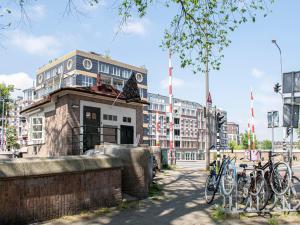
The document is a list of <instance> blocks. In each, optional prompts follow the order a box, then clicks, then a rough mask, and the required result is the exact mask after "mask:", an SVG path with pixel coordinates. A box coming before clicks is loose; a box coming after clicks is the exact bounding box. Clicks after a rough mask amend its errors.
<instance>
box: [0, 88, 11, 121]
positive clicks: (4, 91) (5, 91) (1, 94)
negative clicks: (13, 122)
mask: <svg viewBox="0 0 300 225" xmlns="http://www.w3.org/2000/svg"><path fill="white" fill-rule="evenodd" d="M13 90H14V85H6V84H4V83H0V99H1V101H0V119H1V117H2V111H3V105H2V104H3V102H2V101H4V115H7V114H8V109H9V105H10V104H9V102H10V101H11V95H10V93H11V92H12V91H13ZM0 124H1V125H2V120H1V123H0Z"/></svg>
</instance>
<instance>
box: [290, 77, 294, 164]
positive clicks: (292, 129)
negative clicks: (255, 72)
mask: <svg viewBox="0 0 300 225" xmlns="http://www.w3.org/2000/svg"><path fill="white" fill-rule="evenodd" d="M294 78H295V73H294V72H293V80H295V79H294ZM294 96H295V93H294V82H292V93H291V102H292V115H291V139H290V142H291V143H290V145H291V146H290V151H289V163H290V167H291V168H292V162H293V159H292V156H293V142H294V140H293V139H294V137H293V133H294V128H293V123H294Z"/></svg>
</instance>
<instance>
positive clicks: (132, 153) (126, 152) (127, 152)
mask: <svg viewBox="0 0 300 225" xmlns="http://www.w3.org/2000/svg"><path fill="white" fill-rule="evenodd" d="M97 148H98V149H99V150H101V151H102V152H103V153H105V154H108V155H112V156H114V157H117V158H119V159H120V160H121V161H122V164H123V170H122V192H124V193H126V194H129V195H132V196H135V197H137V198H139V199H142V198H146V197H148V194H149V187H150V184H151V182H152V159H151V153H150V149H149V147H148V146H147V147H146V146H145V147H133V146H132V145H114V144H105V145H100V146H97Z"/></svg>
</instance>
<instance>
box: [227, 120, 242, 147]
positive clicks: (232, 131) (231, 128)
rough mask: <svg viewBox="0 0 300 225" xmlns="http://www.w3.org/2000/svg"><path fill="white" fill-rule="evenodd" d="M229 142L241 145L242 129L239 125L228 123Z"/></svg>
mask: <svg viewBox="0 0 300 225" xmlns="http://www.w3.org/2000/svg"><path fill="white" fill-rule="evenodd" d="M227 132H228V141H235V142H236V143H237V144H238V145H239V144H240V129H239V125H238V124H237V123H234V122H227Z"/></svg>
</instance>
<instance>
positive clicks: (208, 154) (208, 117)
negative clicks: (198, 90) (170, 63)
mask: <svg viewBox="0 0 300 225" xmlns="http://www.w3.org/2000/svg"><path fill="white" fill-rule="evenodd" d="M208 95H209V73H208V49H207V48H206V62H205V102H206V130H207V145H206V152H205V164H206V170H209V164H210V145H211V136H210V135H211V132H210V131H211V129H210V111H209V105H208V102H207V99H208Z"/></svg>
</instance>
